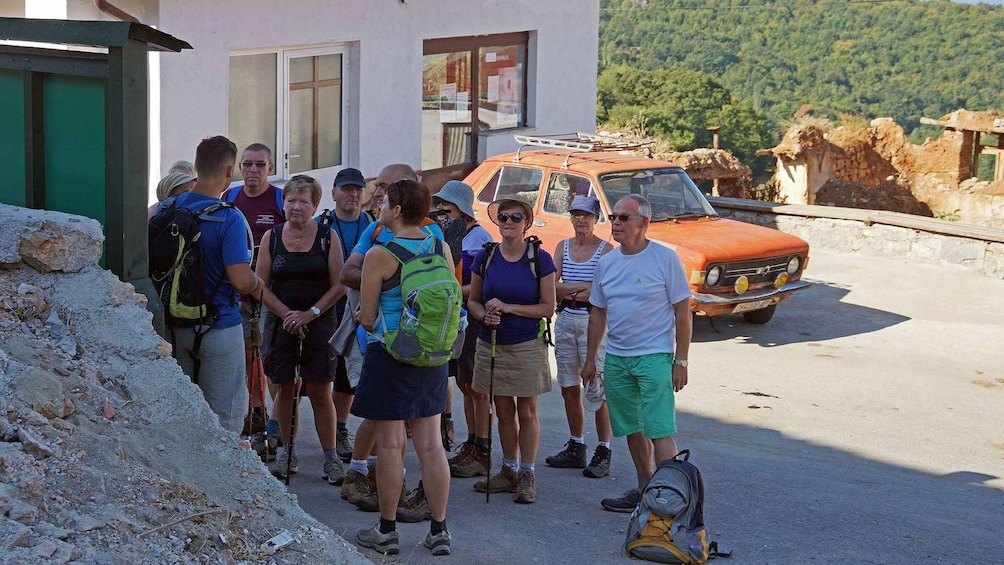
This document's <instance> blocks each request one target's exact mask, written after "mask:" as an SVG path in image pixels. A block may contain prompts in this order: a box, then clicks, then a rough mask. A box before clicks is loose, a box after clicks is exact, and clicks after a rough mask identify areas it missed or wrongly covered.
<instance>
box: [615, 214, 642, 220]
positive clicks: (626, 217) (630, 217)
mask: <svg viewBox="0 0 1004 565" xmlns="http://www.w3.org/2000/svg"><path fill="white" fill-rule="evenodd" d="M644 217H645V216H642V215H641V214H610V215H608V216H607V219H609V220H610V221H611V222H612V221H614V220H620V221H622V222H626V221H628V220H637V219H638V218H644Z"/></svg>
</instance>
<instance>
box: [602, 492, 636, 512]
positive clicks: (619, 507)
mask: <svg viewBox="0 0 1004 565" xmlns="http://www.w3.org/2000/svg"><path fill="white" fill-rule="evenodd" d="M639 502H641V491H640V490H638V489H636V488H633V489H631V490H629V491H626V492H625V493H624V494H622V495H620V496H619V497H617V498H604V499H603V500H601V501H600V506H602V507H603V509H604V510H609V511H611V512H625V513H627V512H634V509H635V507H637V506H638V503H639Z"/></svg>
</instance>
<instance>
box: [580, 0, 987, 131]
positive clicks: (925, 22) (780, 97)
mask: <svg viewBox="0 0 1004 565" xmlns="http://www.w3.org/2000/svg"><path fill="white" fill-rule="evenodd" d="M600 5H601V11H600V54H599V60H600V70H601V71H602V70H603V69H605V68H610V67H620V65H627V66H630V67H632V68H633V69H640V70H656V69H666V70H670V71H681V70H691V71H701V72H703V73H706V74H707V75H710V76H711V77H713V78H714V79H716V80H717V81H718V82H719V83H720V84H721V85H722V86H724V87H725V89H727V90H728V92H730V93H731V94H732V96H734V97H735V98H736V99H737V100H738V101H740V102H742V103H743V104H744V105H748V106H749V107H751V108H752V109H754V110H757V111H759V112H762V113H763V114H764V115H765V116H766V117H767V118H768V120H769V121H770V123H771V124H772V125H776V124H779V123H781V122H782V121H784V120H787V119H790V118H791V116H792V114H793V112H794V111H795V110H797V109H798V108H799V106H801V105H802V104H811V105H812V107H813V113H814V114H815V115H817V116H824V117H830V118H836V117H837V116H838V115H840V114H842V113H847V114H858V115H861V116H863V117H866V118H874V117H883V116H888V117H892V118H894V119H895V120H896V121H897V122H899V123H900V124H902V125H903V126H904V127H905V128H906V129H907V131H908V132H909V131H912V130H913V129H914V128H915V127H917V125H918V124H919V121H920V118H921V117H922V116H928V117H938V116H941V115H943V114H946V113H948V112H950V111H952V110H955V109H957V108H962V107H965V108H968V109H970V110H987V109H999V110H1004V94H1002V92H1004V7H1000V6H990V5H986V4H976V5H972V4H958V3H951V2H947V1H917V0H867V1H862V0H818V1H813V0H779V1H773V0H601V3H600ZM669 76H670V77H672V73H669ZM680 76H681V77H688V78H693V75H680ZM670 80H672V78H670ZM681 86H685V85H681ZM601 95H602V92H601ZM600 106H601V108H600V112H601V114H602V112H603V108H602V100H601V102H600ZM708 125H710V124H708ZM918 133H919V132H918ZM932 133H933V132H932Z"/></svg>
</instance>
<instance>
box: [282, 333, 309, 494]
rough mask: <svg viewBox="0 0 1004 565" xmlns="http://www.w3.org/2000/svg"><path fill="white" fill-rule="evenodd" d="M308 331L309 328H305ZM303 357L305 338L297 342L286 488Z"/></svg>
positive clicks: (294, 442)
mask: <svg viewBox="0 0 1004 565" xmlns="http://www.w3.org/2000/svg"><path fill="white" fill-rule="evenodd" d="M303 331H307V328H303ZM301 357H303V338H302V337H301V338H297V340H296V365H294V366H293V389H294V390H293V411H292V412H290V413H289V447H288V448H287V449H288V451H287V453H286V486H289V472H290V470H291V469H292V467H293V446H294V445H296V413H297V412H298V411H299V410H300V390H301V389H302V388H303V381H301V379H300V358H301Z"/></svg>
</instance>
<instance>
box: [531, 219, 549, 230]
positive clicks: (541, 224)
mask: <svg viewBox="0 0 1004 565" xmlns="http://www.w3.org/2000/svg"><path fill="white" fill-rule="evenodd" d="M533 225H535V226H537V227H538V228H542V227H544V226H546V225H547V222H545V221H544V220H534V221H533Z"/></svg>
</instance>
